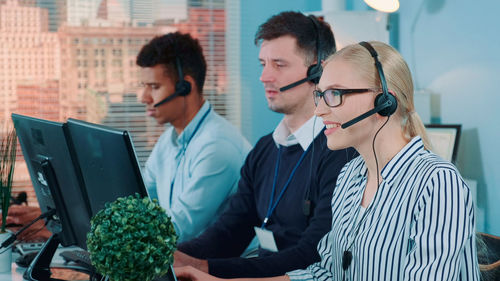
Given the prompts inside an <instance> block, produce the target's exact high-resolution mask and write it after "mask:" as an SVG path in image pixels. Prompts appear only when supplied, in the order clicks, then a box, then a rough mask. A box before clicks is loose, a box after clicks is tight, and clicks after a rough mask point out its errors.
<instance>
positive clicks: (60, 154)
mask: <svg viewBox="0 0 500 281" xmlns="http://www.w3.org/2000/svg"><path fill="white" fill-rule="evenodd" d="M12 121H13V122H14V127H15V129H16V132H17V135H18V138H19V143H20V144H21V149H22V152H23V155H24V159H25V161H26V164H27V166H28V170H29V173H30V177H31V181H32V183H33V187H34V190H35V193H36V196H37V199H38V203H39V205H40V209H41V210H42V212H46V211H48V210H50V209H56V214H57V216H56V219H51V220H49V221H48V224H47V228H48V229H49V230H50V231H51V232H52V233H58V235H59V239H60V240H61V244H62V245H63V246H70V245H77V246H79V247H81V248H83V249H86V247H87V246H86V240H87V238H86V234H87V232H88V231H89V230H90V209H89V208H88V202H86V199H85V198H86V197H85V196H84V195H83V193H82V190H83V189H82V188H83V181H82V178H81V175H80V174H79V169H78V167H77V166H75V164H76V163H75V162H74V155H73V151H72V145H71V143H70V142H69V141H68V139H67V133H66V130H67V127H66V125H65V124H63V123H59V122H52V121H47V120H42V119H37V118H33V117H28V116H23V115H18V114H12Z"/></svg>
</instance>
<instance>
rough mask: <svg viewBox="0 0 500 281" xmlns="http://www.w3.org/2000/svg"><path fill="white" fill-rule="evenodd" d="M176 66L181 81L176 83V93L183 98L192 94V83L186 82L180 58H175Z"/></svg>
mask: <svg viewBox="0 0 500 281" xmlns="http://www.w3.org/2000/svg"><path fill="white" fill-rule="evenodd" d="M175 65H176V66H177V74H178V75H179V81H177V83H175V93H176V94H177V95H178V96H181V97H183V96H187V95H188V94H189V93H190V92H191V83H189V82H188V81H186V80H184V74H183V72H182V64H181V60H180V59H179V57H178V56H177V57H175Z"/></svg>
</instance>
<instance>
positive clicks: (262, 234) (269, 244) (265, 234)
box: [254, 226, 278, 252]
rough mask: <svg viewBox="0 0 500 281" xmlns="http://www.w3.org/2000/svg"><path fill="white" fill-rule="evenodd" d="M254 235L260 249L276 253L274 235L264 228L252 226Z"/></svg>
mask: <svg viewBox="0 0 500 281" xmlns="http://www.w3.org/2000/svg"><path fill="white" fill-rule="evenodd" d="M254 229H255V234H256V235H257V239H259V243H260V247H261V248H262V249H266V250H268V251H271V252H277V251H278V247H277V246H276V241H274V235H273V232H272V231H269V230H267V229H264V228H260V227H256V226H254Z"/></svg>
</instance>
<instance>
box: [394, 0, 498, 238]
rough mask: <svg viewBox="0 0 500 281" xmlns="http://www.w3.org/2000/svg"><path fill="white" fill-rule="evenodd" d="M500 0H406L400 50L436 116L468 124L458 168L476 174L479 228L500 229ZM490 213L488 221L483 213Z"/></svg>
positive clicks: (464, 174) (437, 118) (417, 85)
mask: <svg viewBox="0 0 500 281" xmlns="http://www.w3.org/2000/svg"><path fill="white" fill-rule="evenodd" d="M499 11H500V2H498V1H466V0H455V1H449V0H448V1H445V0H413V1H401V7H400V10H399V14H400V17H399V20H400V25H399V31H400V34H399V44H400V46H399V47H400V51H401V53H402V54H403V56H404V57H405V58H406V60H407V61H408V63H409V64H410V68H411V69H412V72H413V76H414V79H415V82H416V83H415V86H416V87H417V88H420V89H426V90H429V91H431V92H432V93H434V94H435V95H436V96H437V100H436V101H435V102H434V103H433V106H434V107H436V110H435V113H434V115H435V116H434V117H435V118H434V119H435V120H440V121H441V122H442V123H444V124H446V123H448V124H449V123H459V124H462V130H463V131H462V137H461V139H460V144H459V154H458V159H457V167H458V168H459V170H460V171H461V173H462V175H463V176H464V177H466V178H470V179H475V180H477V181H478V187H477V197H478V198H477V199H478V200H477V206H478V212H477V214H478V219H479V220H478V223H477V226H478V230H479V231H485V232H488V233H492V234H495V235H500V204H499V203H498V201H499V199H500V188H499V187H500V176H499V174H500V159H499V157H500V146H499V145H498V144H496V142H497V141H498V140H500V112H499V106H500V94H499V90H500V84H499V77H500V36H499V33H498V26H499V25H498V21H497V19H498V12H499ZM483 218H484V220H483Z"/></svg>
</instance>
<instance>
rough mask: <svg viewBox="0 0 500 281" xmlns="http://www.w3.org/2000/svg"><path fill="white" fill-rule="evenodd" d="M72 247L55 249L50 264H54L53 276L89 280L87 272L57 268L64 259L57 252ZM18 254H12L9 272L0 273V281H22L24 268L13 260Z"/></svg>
mask: <svg viewBox="0 0 500 281" xmlns="http://www.w3.org/2000/svg"><path fill="white" fill-rule="evenodd" d="M72 249H73V248H71V247H70V248H59V249H57V251H56V253H55V255H54V258H53V260H52V264H51V266H54V267H55V268H53V269H52V270H51V271H52V277H53V278H59V279H64V280H89V276H88V275H87V274H84V273H81V272H77V271H75V270H72V269H67V268H58V267H57V266H62V265H63V263H64V260H63V258H62V257H61V256H59V253H60V252H62V251H67V250H72ZM18 256H19V255H18V254H16V253H13V254H12V269H11V271H10V272H4V273H0V281H23V280H25V279H23V273H24V271H25V270H26V268H23V267H19V266H17V264H16V263H15V262H14V261H15V260H16V258H17V257H18Z"/></svg>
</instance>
